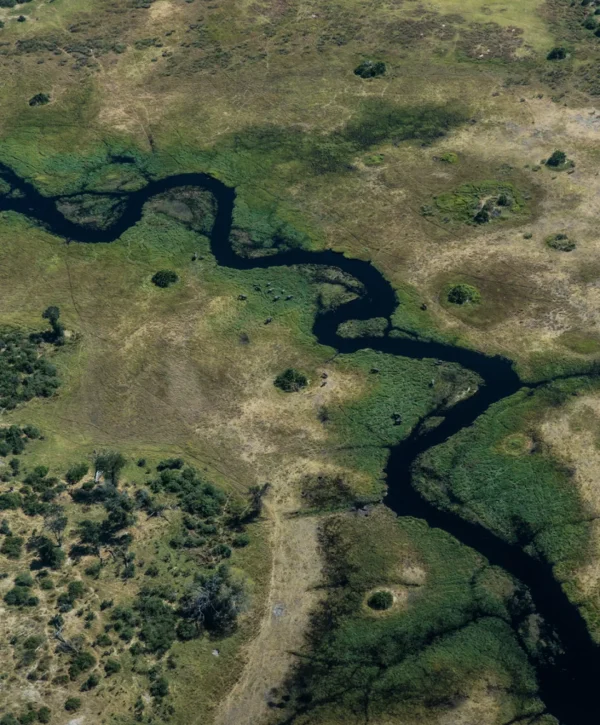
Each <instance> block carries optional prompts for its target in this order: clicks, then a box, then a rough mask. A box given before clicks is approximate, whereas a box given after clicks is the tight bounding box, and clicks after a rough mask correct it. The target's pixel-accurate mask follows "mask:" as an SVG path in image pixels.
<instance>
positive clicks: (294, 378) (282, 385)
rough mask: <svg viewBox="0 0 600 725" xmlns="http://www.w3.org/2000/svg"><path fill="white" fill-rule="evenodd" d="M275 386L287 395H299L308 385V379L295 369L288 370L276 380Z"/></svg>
mask: <svg viewBox="0 0 600 725" xmlns="http://www.w3.org/2000/svg"><path fill="white" fill-rule="evenodd" d="M274 385H275V387H276V388H279V389H280V390H283V391H284V392H286V393H297V392H298V391H299V390H302V388H305V387H306V386H307V385H308V378H307V377H306V375H304V373H301V372H300V371H299V370H296V369H295V368H287V370H284V371H283V372H282V373H279V375H278V376H277V377H276V378H275V380H274Z"/></svg>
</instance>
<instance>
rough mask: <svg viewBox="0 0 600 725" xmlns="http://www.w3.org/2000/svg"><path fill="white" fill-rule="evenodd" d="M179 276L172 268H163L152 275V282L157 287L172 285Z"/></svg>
mask: <svg viewBox="0 0 600 725" xmlns="http://www.w3.org/2000/svg"><path fill="white" fill-rule="evenodd" d="M178 279H179V277H178V276H177V274H176V273H175V272H173V270H171V269H161V270H159V271H158V272H156V273H155V274H154V275H153V277H152V282H153V283H154V284H155V285H156V286H157V287H163V288H164V287H170V286H171V285H172V284H175V282H177V281H178Z"/></svg>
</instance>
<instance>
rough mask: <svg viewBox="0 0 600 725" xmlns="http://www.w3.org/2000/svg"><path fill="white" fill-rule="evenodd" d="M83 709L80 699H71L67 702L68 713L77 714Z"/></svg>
mask: <svg viewBox="0 0 600 725" xmlns="http://www.w3.org/2000/svg"><path fill="white" fill-rule="evenodd" d="M80 707H81V700H80V698H79V697H69V698H68V699H67V700H65V710H66V711H67V712H77V710H79V708H80Z"/></svg>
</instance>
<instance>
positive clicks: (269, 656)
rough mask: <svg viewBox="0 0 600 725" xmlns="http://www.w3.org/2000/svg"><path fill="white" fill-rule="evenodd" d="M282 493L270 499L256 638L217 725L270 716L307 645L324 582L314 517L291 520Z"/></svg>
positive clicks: (251, 724)
mask: <svg viewBox="0 0 600 725" xmlns="http://www.w3.org/2000/svg"><path fill="white" fill-rule="evenodd" d="M292 503H293V502H292V501H291V500H290V499H289V497H287V496H285V495H284V494H282V493H281V492H279V493H277V492H276V493H275V494H274V495H271V496H270V497H269V501H268V502H267V504H266V507H265V508H266V509H267V511H266V513H267V514H268V517H269V519H270V523H271V551H272V564H271V578H270V582H269V593H268V596H267V600H266V602H265V605H264V607H265V610H264V615H263V617H262V621H261V625H260V630H259V632H258V634H257V636H256V637H255V638H254V639H253V640H252V641H251V642H250V643H249V644H248V645H247V647H246V651H245V659H246V665H245V667H244V671H243V673H242V676H241V677H240V679H239V680H238V682H237V683H236V684H235V686H234V687H233V689H232V690H231V692H230V693H229V695H228V696H227V698H226V699H225V700H224V701H223V703H222V704H221V706H220V708H219V710H218V711H217V714H216V717H215V720H214V723H215V725H255V723H259V722H264V721H265V719H266V717H267V715H268V712H269V706H268V701H269V693H270V692H272V691H273V689H274V688H277V687H279V686H280V685H281V684H282V682H283V680H284V678H285V677H286V675H287V673H288V671H289V668H290V666H291V665H292V664H293V661H294V656H293V654H292V652H293V651H298V650H299V649H300V648H301V646H302V644H303V641H304V635H305V632H306V629H307V627H308V621H309V616H310V613H311V611H313V610H314V608H315V607H316V605H317V603H318V601H319V597H320V595H319V591H318V590H317V587H318V585H319V583H320V580H321V562H320V556H319V551H318V541H317V524H318V520H317V518H316V517H308V516H300V517H296V518H290V514H292V513H293V511H294V510H297V507H295V506H292V505H291V504H292Z"/></svg>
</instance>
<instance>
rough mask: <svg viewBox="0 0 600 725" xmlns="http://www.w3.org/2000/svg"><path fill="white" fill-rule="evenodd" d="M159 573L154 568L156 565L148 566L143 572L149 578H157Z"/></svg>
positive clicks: (156, 568)
mask: <svg viewBox="0 0 600 725" xmlns="http://www.w3.org/2000/svg"><path fill="white" fill-rule="evenodd" d="M159 573H160V572H159V569H158V567H157V566H156V564H150V566H148V567H147V568H146V571H145V574H146V576H151V577H155V576H158V575H159Z"/></svg>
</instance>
